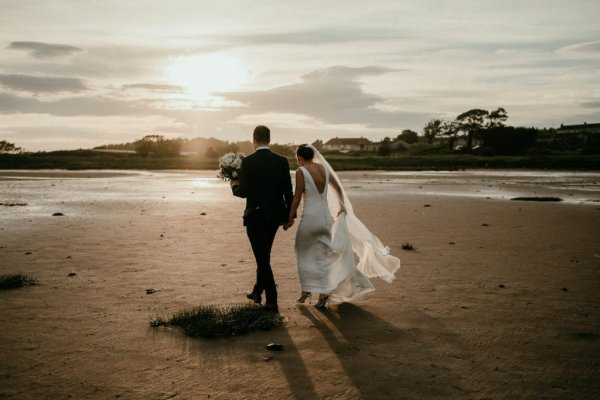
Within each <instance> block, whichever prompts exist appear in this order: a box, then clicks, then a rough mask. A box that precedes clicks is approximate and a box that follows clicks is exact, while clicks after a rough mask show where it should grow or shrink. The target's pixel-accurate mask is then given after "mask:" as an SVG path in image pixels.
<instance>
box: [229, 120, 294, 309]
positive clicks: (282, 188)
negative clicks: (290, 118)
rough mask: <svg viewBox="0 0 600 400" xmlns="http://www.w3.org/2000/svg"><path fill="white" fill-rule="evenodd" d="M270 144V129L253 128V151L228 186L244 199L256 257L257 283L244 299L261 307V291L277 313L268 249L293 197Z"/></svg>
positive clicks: (286, 169)
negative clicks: (238, 174)
mask: <svg viewBox="0 0 600 400" xmlns="http://www.w3.org/2000/svg"><path fill="white" fill-rule="evenodd" d="M270 141H271V131H270V130H269V128H267V127H266V126H263V125H259V126H257V127H256V128H255V129H254V134H253V143H254V149H255V150H256V151H255V152H254V153H252V154H250V155H249V156H248V157H246V158H244V159H243V160H242V166H241V172H240V179H239V180H231V181H230V184H231V189H232V191H233V194H234V196H237V197H242V198H245V199H246V209H245V210H244V226H245V227H246V233H247V234H248V239H250V245H251V246H252V252H253V253H254V257H255V258H256V283H255V284H254V288H253V289H252V291H251V292H248V293H246V297H247V298H248V299H251V300H254V302H255V303H257V304H260V303H261V302H262V292H263V291H264V292H265V294H266V297H267V301H266V305H265V307H266V309H267V310H269V311H273V312H279V309H278V307H277V288H276V286H275V279H274V278H273V271H272V270H271V247H272V246H273V240H274V239H275V234H276V233H277V229H278V228H279V226H280V225H283V224H285V223H286V222H287V221H288V217H289V209H290V206H291V204H292V197H293V194H292V180H291V177H290V165H289V163H288V160H287V158H285V157H283V156H280V155H279V154H277V153H274V152H272V151H271V150H270V149H269V143H270ZM287 227H288V226H287V225H286V228H287Z"/></svg>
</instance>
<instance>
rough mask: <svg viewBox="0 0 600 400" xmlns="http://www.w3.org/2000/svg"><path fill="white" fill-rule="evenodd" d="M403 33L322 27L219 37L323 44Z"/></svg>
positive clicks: (263, 42)
mask: <svg viewBox="0 0 600 400" xmlns="http://www.w3.org/2000/svg"><path fill="white" fill-rule="evenodd" d="M400 37H401V35H400V34H399V33H397V32H394V31H391V30H374V29H360V28H355V29H349V28H322V29H311V30H300V31H288V32H273V33H258V34H251V35H240V36H230V37H225V38H223V37H222V36H221V37H219V38H215V39H217V40H218V41H219V42H224V43H226V44H227V43H229V44H231V45H238V46H239V45H242V46H243V45H247V46H253V45H273V44H282V45H322V44H336V43H348V42H359V41H375V40H387V39H397V38H400Z"/></svg>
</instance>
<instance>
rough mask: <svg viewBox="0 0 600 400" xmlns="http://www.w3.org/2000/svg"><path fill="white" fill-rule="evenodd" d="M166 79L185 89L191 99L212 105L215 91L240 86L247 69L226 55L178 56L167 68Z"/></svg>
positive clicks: (231, 89)
mask: <svg viewBox="0 0 600 400" xmlns="http://www.w3.org/2000/svg"><path fill="white" fill-rule="evenodd" d="M166 74H167V77H168V79H169V80H170V81H171V82H173V83H174V84H176V85H179V86H182V87H183V88H185V89H186V91H187V94H188V96H189V98H190V99H191V100H194V101H196V102H198V103H200V104H205V105H209V104H214V103H215V101H218V98H217V97H216V96H214V93H215V92H228V91H233V90H236V89H239V88H240V87H241V85H242V84H243V83H244V82H245V80H246V79H247V75H248V72H247V69H246V68H244V67H243V66H242V65H241V63H240V61H239V59H238V58H236V57H234V56H229V55H225V54H217V53H215V54H206V55H192V56H180V57H177V58H175V59H174V60H172V62H171V63H170V64H169V65H168V66H167V68H166Z"/></svg>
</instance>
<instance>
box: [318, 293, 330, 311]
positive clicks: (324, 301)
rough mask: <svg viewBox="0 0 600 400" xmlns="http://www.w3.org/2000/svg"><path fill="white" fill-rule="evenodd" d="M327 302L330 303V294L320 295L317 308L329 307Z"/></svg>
mask: <svg viewBox="0 0 600 400" xmlns="http://www.w3.org/2000/svg"><path fill="white" fill-rule="evenodd" d="M327 303H329V296H328V295H325V294H322V295H320V296H319V302H318V303H317V304H315V307H316V308H325V307H327Z"/></svg>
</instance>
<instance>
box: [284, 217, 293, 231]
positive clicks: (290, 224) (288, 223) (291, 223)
mask: <svg viewBox="0 0 600 400" xmlns="http://www.w3.org/2000/svg"><path fill="white" fill-rule="evenodd" d="M292 225H294V220H293V219H290V220H289V221H288V222H286V223H285V224H283V230H284V231H287V230H288V229H290V228H291V227H292Z"/></svg>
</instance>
